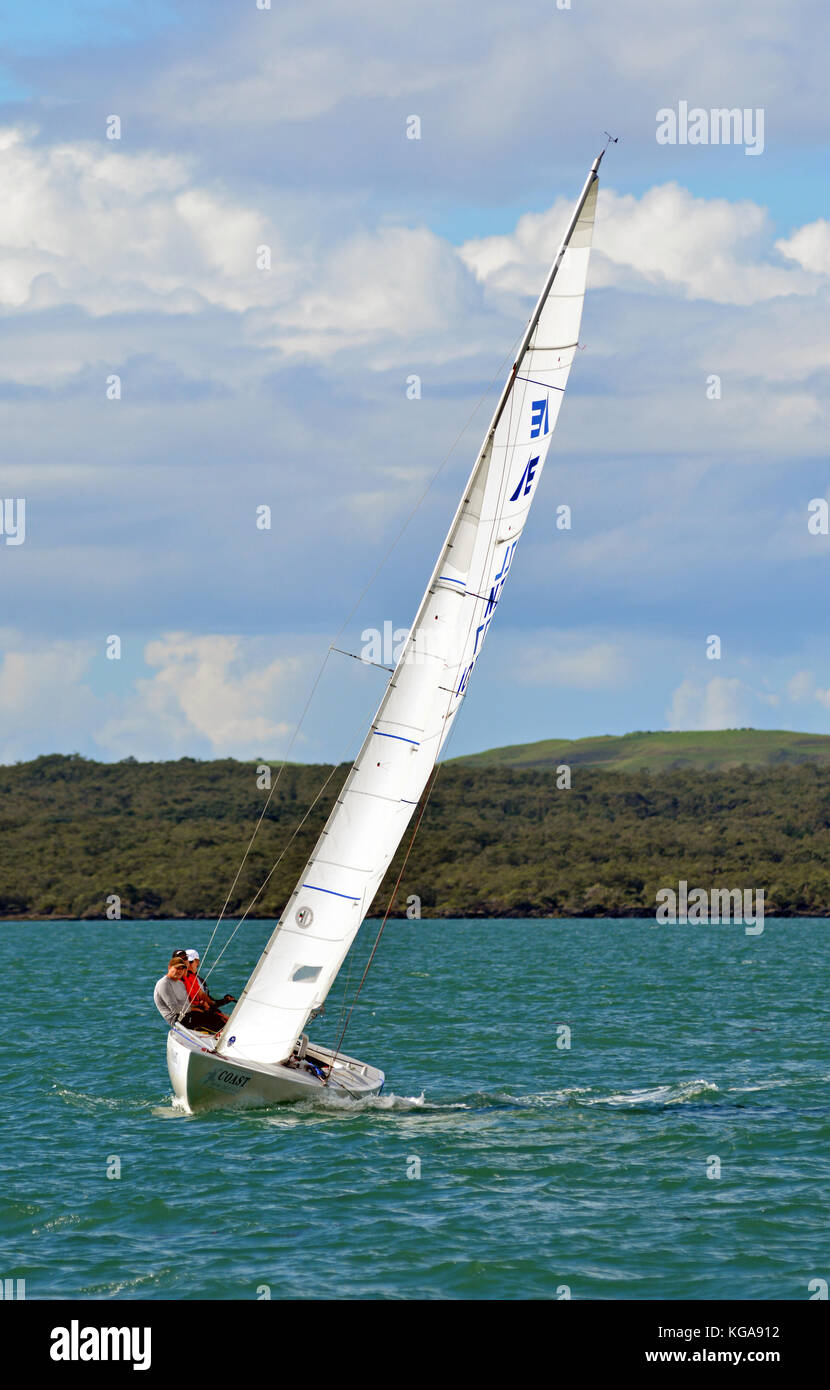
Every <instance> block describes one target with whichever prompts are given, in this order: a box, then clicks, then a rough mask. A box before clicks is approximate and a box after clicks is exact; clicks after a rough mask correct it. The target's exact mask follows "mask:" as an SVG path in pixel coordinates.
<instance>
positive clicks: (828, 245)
mask: <svg viewBox="0 0 830 1390" xmlns="http://www.w3.org/2000/svg"><path fill="white" fill-rule="evenodd" d="M775 245H776V248H777V250H779V251H780V252H781V255H782V256H786V257H787V259H788V260H791V261H796V262H797V263H798V265H800V266H802V267H803V269H804V270H809V271H812V272H813V273H814V274H816V275H830V222H828V221H827V220H826V219H825V218H823V217H821V218H819V219H818V221H817V222H808V223H807V225H806V226H805V227H799V229H798V231H797V232H793V234H792V236H790V237H782V239H781V240H780V241H777V242H776V243H775Z"/></svg>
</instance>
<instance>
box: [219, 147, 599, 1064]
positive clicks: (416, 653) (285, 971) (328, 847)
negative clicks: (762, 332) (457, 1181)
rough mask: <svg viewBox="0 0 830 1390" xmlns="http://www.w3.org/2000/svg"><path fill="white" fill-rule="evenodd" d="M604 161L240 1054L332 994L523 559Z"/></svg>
mask: <svg viewBox="0 0 830 1390" xmlns="http://www.w3.org/2000/svg"><path fill="white" fill-rule="evenodd" d="M601 158H602V156H601V155H600V156H599V157H598V158H597V159H596V160H595V162H594V164H593V166H592V168H591V171H590V174H589V175H588V179H587V181H586V184H585V187H584V188H583V190H582V194H581V195H580V198H579V201H578V203H577V206H576V209H575V211H574V214H573V217H572V219H571V222H570V225H569V227H568V230H567V232H566V234H565V238H564V240H563V242H562V245H561V246H560V248H559V251H558V252H557V256H556V259H555V260H554V262H553V266H552V267H551V271H550V274H549V275H548V279H547V281H546V284H545V287H544V289H543V291H542V294H541V296H540V298H539V302H538V304H537V306H536V309H535V310H534V313H533V315H532V317H531V319H530V323H529V325H528V329H527V332H526V333H525V336H524V339H523V341H522V345H521V348H520V350H519V352H518V354H517V359H516V362H515V364H514V366H513V369H512V371H511V373H510V376H509V378H508V381H507V383H506V385H505V388H504V391H503V392H502V395H501V399H500V400H499V404H498V406H497V407H496V411H495V414H494V416H493V420H492V422H491V424H490V428H489V430H488V431H487V435H486V437H485V440H484V444H483V446H482V450H481V453H480V454H479V457H478V459H477V461H476V464H475V467H474V468H473V471H472V474H471V476H470V480H469V482H468V484H467V487H466V489H465V491H464V495H463V497H462V499H461V502H460V504H459V507H458V510H457V512H456V515H455V517H454V518H453V522H452V526H451V527H450V531H449V534H448V536H447V539H446V541H445V543H444V546H443V548H442V550H441V553H440V555H439V557H438V562H437V564H436V566H435V569H434V570H433V573H432V577H431V579H430V581H429V585H428V587H427V590H426V593H425V594H424V597H423V600H422V602H421V606H420V608H419V609H418V613H417V615H416V618H415V622H414V623H413V626H412V629H411V631H410V634H409V637H408V639H407V641H406V643H405V645H404V648H403V650H402V652H401V656H400V660H399V661H398V664H397V666H396V667H395V671H394V674H393V675H392V677H391V679H390V681H389V684H388V686H387V688H386V692H385V694H384V697H383V699H382V701H381V703H380V708H379V709H378V712H377V714H376V715H375V718H374V720H373V721H372V724H371V727H370V730H369V732H368V734H367V736H366V739H365V741H364V743H363V746H362V748H361V750H360V752H359V754H358V756H357V758H356V760H355V763H354V765H353V767H352V769H351V772H350V773H349V776H348V778H347V779H346V783H345V785H344V787H343V790H342V792H341V794H340V796H339V798H338V800H337V803H336V805H335V807H334V809H333V811H332V813H331V815H330V816H329V819H328V821H327V823H326V826H325V829H324V830H323V832H322V834H321V835H320V838H319V840H318V842H317V844H316V846H315V848H314V852H313V854H312V856H311V858H310V859H309V861H308V864H307V865H306V867H305V869H304V871H303V873H302V875H301V877H300V880H299V882H298V884H297V886H296V888H295V889H294V892H293V893H292V894H291V897H290V898H289V900H288V903H287V904H286V907H285V910H284V912H283V915H282V917H281V918H280V921H279V923H278V924H277V927H276V930H275V931H274V933H273V935H272V936H271V939H270V941H269V942H268V945H267V946H266V948H265V951H264V952H263V954H262V956H261V957H260V960H259V962H258V964H257V966H256V968H255V970H254V972H253V974H252V975H251V978H250V980H249V981H248V984H247V985H246V987H245V989H244V991H243V993H242V996H241V998H240V1000H239V1003H238V1004H237V1006H236V1008H235V1009H234V1011H233V1014H232V1015H231V1018H230V1020H229V1022H228V1023H227V1025H226V1026H225V1029H224V1031H223V1033H222V1037H221V1039H220V1041H219V1047H220V1049H221V1050H222V1051H223V1052H227V1053H228V1054H229V1055H230V1056H232V1057H234V1058H236V1059H239V1060H240V1061H242V1060H244V1061H257V1062H280V1061H283V1060H284V1059H285V1058H287V1057H288V1056H289V1055H290V1054H291V1052H292V1050H293V1048H294V1045H295V1043H296V1041H297V1038H298V1037H299V1036H300V1033H301V1032H302V1030H303V1028H304V1026H305V1024H306V1021H307V1019H308V1016H309V1014H310V1012H311V1011H312V1009H315V1008H318V1007H319V1006H320V1005H321V1004H322V1002H323V1000H324V999H325V998H326V995H327V994H328V992H329V990H330V988H331V986H332V983H333V982H334V979H335V977H336V975H337V973H338V971H339V969H340V966H341V964H342V963H343V958H344V956H345V954H346V952H347V951H348V949H349V947H350V945H351V943H352V941H353V939H354V936H355V933H356V932H357V929H358V927H359V926H360V924H361V922H362V921H363V918H364V916H365V915H366V913H367V912H368V910H369V908H370V906H371V904H372V901H373V899H374V896H375V893H376V892H377V889H378V887H379V885H380V883H381V880H382V879H383V876H384V874H385V873H386V870H387V868H388V866H389V863H390V860H391V859H392V856H393V855H394V853H395V851H396V849H397V848H398V845H399V844H400V841H401V839H402V837H403V834H404V832H405V830H406V827H407V825H408V824H409V822H410V820H411V818H412V815H413V812H414V810H415V807H416V806H417V804H418V801H419V799H420V797H421V794H422V792H423V791H424V788H425V786H426V783H427V781H428V779H429V776H430V773H431V772H432V769H433V767H434V765H435V762H436V759H437V758H438V755H439V753H440V751H441V748H442V746H443V744H444V742H445V740H446V738H447V735H448V734H449V731H450V729H451V727H452V724H453V721H454V719H455V716H456V714H457V713H458V710H459V708H460V706H461V703H462V701H463V699H464V697H465V695H466V693H467V690H468V689H469V684H470V677H471V675H472V673H473V671H474V669H475V665H476V662H477V661H478V658H479V656H480V654H481V650H482V646H483V644H484V639H485V637H486V636H487V632H488V629H489V627H490V623H491V622H492V620H493V616H494V614H495V612H496V609H497V607H498V604H499V602H500V599H501V596H502V593H503V590H504V585H505V582H506V580H507V576H508V574H509V573H510V570H511V567H512V565H513V561H514V557H515V553H516V547H517V545H518V542H519V538H520V536H521V534H522V530H523V528H524V525H525V522H526V520H527V516H528V512H529V511H530V506H531V503H532V501H533V498H534V496H535V494H536V491H537V489H538V486H539V479H540V477H541V474H542V468H543V466H544V462H545V456H546V454H547V451H548V446H549V444H550V439H551V435H552V433H553V429H554V426H555V424H556V418H557V416H558V414H559V408H560V405H561V403H562V395H563V392H564V390H565V383H566V382H567V379H568V373H569V372H570V369H571V364H572V362H573V359H574V356H575V354H576V351H577V341H578V337H579V325H580V320H581V317H582V303H583V298H584V293H585V282H586V278H587V274H588V258H589V254H590V247H591V235H592V231H593V223H594V210H595V207H596V197H597V186H598V181H597V169H598V167H599V162H600V159H601Z"/></svg>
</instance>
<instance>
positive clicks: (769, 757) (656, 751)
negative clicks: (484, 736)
mask: <svg viewBox="0 0 830 1390" xmlns="http://www.w3.org/2000/svg"><path fill="white" fill-rule="evenodd" d="M454 761H455V762H464V763H469V764H470V765H472V766H478V767H484V766H486V767H555V766H556V764H557V763H568V764H569V765H570V766H572V767H573V766H579V767H584V766H587V767H603V768H605V769H606V770H607V771H625V772H639V771H648V772H669V771H674V770H679V769H680V768H699V769H700V770H706V771H709V772H713V771H717V770H719V769H727V768H731V767H780V766H782V765H785V764H793V763H807V762H810V763H819V764H822V765H823V766H830V734H798V733H792V732H790V731H789V730H781V729H717V730H713V731H708V730H707V731H701V732H694V733H665V732H663V733H637V734H622V735H619V736H614V735H608V734H606V735H603V736H600V737H595V738H578V739H566V738H551V739H544V740H542V742H540V743H517V744H513V745H512V746H511V747H509V748H491V749H489V750H488V751H487V752H486V753H474V754H472V755H471V756H469V757H466V758H456V759H454Z"/></svg>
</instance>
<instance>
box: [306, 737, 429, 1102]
mask: <svg viewBox="0 0 830 1390" xmlns="http://www.w3.org/2000/svg"><path fill="white" fill-rule="evenodd" d="M440 766H441V765H440V763H437V762H436V763H433V765H432V771H431V773H430V774H429V782H428V783H427V788H426V794H425V795H424V797H423V800H422V803H421V809H420V811H419V812H418V819H417V821H416V822H415V829H414V830H413V832H412V835H411V837H410V840H409V845H408V846H407V850H406V854H405V855H404V861H403V863H402V864H401V868H400V873H399V874H398V877H397V879H396V881H395V887H394V888H393V889H392V893H391V896H390V898H389V903H388V905H387V908H386V911H385V913H384V914H383V921H382V922H381V924H380V927H379V928H378V934H377V936H376V937H375V943H374V945H373V947H372V950H371V954H370V956H369V959H368V960H367V962H366V968H365V970H364V971H363V974H362V975H361V977H360V984H359V985H358V987H357V989H356V991H355V996H354V999H353V1000H352V1002H351V1006H350V1008H349V1012H348V1014H347V1016H346V1022H345V1023H344V1024H343V1028H342V1030H341V1032H340V1037H339V1038H338V1039H337V1046H336V1047H335V1049H334V1053H333V1055H332V1059H331V1061H330V1062H329V1063H327V1065H328V1076H327V1077H326V1082H325V1084H326V1085H327V1086H328V1084H329V1081H330V1080H331V1074H332V1072H333V1070H334V1064H335V1062H336V1061H337V1058H338V1056H339V1055H340V1048H341V1047H342V1046H343V1039H344V1038H345V1036H346V1029H347V1028H348V1026H349V1023H350V1021H351V1017H352V1014H353V1013H354V1009H355V1005H356V1004H357V1001H358V999H359V998H360V991H361V990H362V989H363V985H364V983H365V981H366V976H367V975H368V974H369V969H370V967H371V964H372V961H373V960H374V959H375V955H376V953H377V949H378V947H379V945H380V939H381V937H382V936H383V933H384V929H385V927H386V923H387V922H388V920H389V914H390V912H391V911H392V907H393V905H394V902H395V898H396V897H397V895H398V889H399V888H400V886H401V879H402V878H403V876H404V870H405V869H406V866H407V863H408V862H409V856H410V854H411V853H412V846H413V845H414V843H415V836H416V835H417V834H418V829H419V827H420V824H421V821H422V820H423V816H424V811H425V810H426V809H427V802H428V801H429V798H430V796H431V795H432V789H433V787H434V786H435V783H436V780H437V777H438V772H439V770H440ZM344 997H345V996H344ZM341 1018H342V1013H341ZM338 1085H339V1082H338Z"/></svg>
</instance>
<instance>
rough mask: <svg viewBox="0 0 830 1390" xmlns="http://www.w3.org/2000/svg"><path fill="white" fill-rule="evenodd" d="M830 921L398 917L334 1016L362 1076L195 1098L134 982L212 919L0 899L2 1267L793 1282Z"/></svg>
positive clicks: (628, 1285) (709, 1295) (165, 1290)
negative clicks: (339, 1082) (228, 1099)
mask: <svg viewBox="0 0 830 1390" xmlns="http://www.w3.org/2000/svg"><path fill="white" fill-rule="evenodd" d="M375 930H376V924H374V923H371V922H370V923H366V924H365V926H364V928H363V930H362V932H361V936H360V937H359V939H358V942H357V943H356V945H355V948H354V950H353V956H354V959H353V961H352V962H351V967H350V974H349V980H348V994H349V996H351V995H353V993H354V987H355V984H356V981H357V979H358V978H359V974H360V971H361V969H362V965H363V962H364V961H365V959H366V957H367V954H368V951H369V949H370V947H371V943H372V940H373V938H374V934H375ZM268 931H269V924H267V923H262V922H259V923H256V922H254V923H245V924H244V926H243V927H242V928H241V929H240V931H239V932H238V933H237V934H236V936H235V937H234V939H233V941H232V942H231V945H230V947H229V949H228V951H227V953H226V955H225V956H224V957H223V959H222V961H221V962H220V964H219V966H218V968H217V970H216V972H215V974H214V975H213V976H212V977H211V987H214V986H215V988H214V993H216V992H219V991H221V992H224V991H225V990H226V989H227V990H229V991H230V992H232V993H234V994H238V993H239V991H240V989H241V987H242V985H243V984H244V982H245V979H246V978H247V975H248V973H249V970H250V968H251V966H252V965H253V962H254V960H255V959H256V957H257V955H258V953H259V951H260V949H261V947H262V945H263V944H264V941H265V939H266V938H267V935H268ZM828 931H830V926H828V924H825V923H824V922H821V921H798V920H789V921H770V920H768V921H767V922H766V924H765V930H764V931H763V933H762V934H761V935H758V936H750V935H747V934H746V933H745V931H744V929H743V927H741V926H738V925H717V926H716V925H705V926H701V925H696V926H692V925H688V926H681V925H666V926H656V925H655V923H654V922H653V921H651V922H645V921H644V922H633V921H620V922H614V921H538V920H536V921H487V920H475V921H432V922H426V921H423V922H417V921H416V922H405V921H395V922H391V923H390V924H389V925H388V926H387V929H386V933H385V936H384V938H383V941H382V944H381V947H380V951H379V953H378V956H377V958H376V960H375V963H374V965H373V967H372V970H371V972H370V974H369V976H368V979H367V982H366V985H365V986H364V989H363V993H362V995H361V998H360V1001H359V1004H358V1006H357V1008H356V1009H355V1011H354V1014H353V1017H352V1020H351V1024H350V1028H349V1032H348V1034H347V1038H346V1043H345V1047H346V1050H347V1051H349V1052H350V1053H351V1054H352V1055H355V1056H357V1057H360V1058H362V1059H364V1060H366V1061H370V1062H372V1063H374V1064H376V1065H378V1066H380V1067H382V1068H383V1069H384V1070H385V1072H386V1076H387V1081H386V1088H385V1091H384V1093H383V1095H381V1096H380V1097H378V1098H377V1099H374V1100H371V1101H369V1102H363V1103H353V1102H341V1103H339V1104H333V1103H327V1104H319V1103H318V1104H310V1103H306V1102H304V1103H302V1104H299V1105H295V1106H284V1107H282V1108H275V1109H272V1110H259V1111H248V1112H245V1111H227V1110H226V1111H215V1112H210V1113H207V1114H202V1115H197V1116H189V1115H187V1114H185V1113H183V1112H182V1111H181V1110H179V1109H177V1108H176V1107H175V1106H174V1104H173V1103H172V1093H171V1088H170V1084H169V1079H168V1076H167V1069H166V1062H165V1038H166V1029H165V1025H164V1024H163V1022H162V1020H161V1018H160V1017H159V1015H158V1014H157V1012H156V1010H155V1008H154V1006H153V1002H152V990H153V986H154V984H155V982H156V980H157V979H158V977H159V976H160V975H161V974H162V973H163V972H164V970H165V968H166V963H167V960H168V958H169V956H170V952H171V950H172V949H174V948H176V947H179V946H182V947H189V946H195V947H196V948H197V949H203V948H204V945H205V942H206V939H207V936H208V934H209V932H208V929H207V928H206V924H205V923H204V922H199V923H184V922H175V923H170V922H150V923H146V922H144V923H127V922H121V923H117V922H114V923H106V924H102V923H34V922H18V923H8V922H7V923H3V924H0V953H1V954H2V966H1V967H0V969H2V977H3V979H4V981H5V985H6V990H5V995H6V1000H5V1010H6V1019H5V1026H4V1029H3V1039H4V1048H3V1053H4V1066H3V1086H2V1095H3V1114H2V1125H3V1130H2V1134H3V1143H2V1193H1V1195H0V1228H2V1235H3V1249H4V1253H3V1261H2V1269H0V1275H2V1276H3V1277H15V1278H25V1280H26V1296H27V1298H29V1299H56V1298H81V1299H112V1298H120V1299H124V1298H153V1299H196V1298H210V1299H256V1298H257V1297H261V1296H263V1294H264V1291H265V1288H266V1287H267V1289H268V1290H270V1295H271V1297H272V1298H274V1299H277V1298H288V1299H295V1298H318V1299H319V1298H350V1299H367V1298H368V1299H377V1298H380V1299H390V1298H391V1299H407V1298H429V1299H444V1298H449V1299H461V1298H470V1299H497V1298H501V1299H517V1298H560V1297H563V1296H567V1292H566V1291H569V1293H570V1297H571V1298H574V1299H583V1298H600V1299H658V1298H669V1299H681V1298H691V1299H735V1298H749V1299H759V1300H768V1299H792V1300H804V1299H808V1298H809V1297H810V1290H809V1285H810V1282H811V1281H812V1280H814V1279H817V1278H819V1279H820V1278H824V1279H828V1278H830V1220H829V1219H828V1215H829V1214H830V1213H829V1212H828V1208H829V1207H830V1152H829V1150H830V1032H829V1031H828V1024H829V1023H830V1005H829V1001H828V983H827V942H828ZM208 964H209V962H208ZM345 976H346V971H345V970H344V972H343V973H342V974H341V977H340V980H339V981H338V983H337V985H336V987H335V990H334V991H333V993H332V996H331V997H330V1000H329V1004H328V1006H327V1013H326V1017H325V1018H323V1019H320V1020H318V1021H317V1022H316V1023H315V1024H314V1025H313V1027H312V1028H311V1030H310V1031H311V1035H312V1038H314V1039H316V1040H317V1041H319V1042H324V1043H331V1042H334V1041H335V1039H336V1036H337V1023H338V1018H339V1016H340V1010H341V1002H342V999H343V995H344V986H345V983H346V980H345ZM115 1160H118V1161H117V1162H116V1161H115ZM119 1167H120V1177H115V1176H110V1177H108V1176H107V1174H108V1172H110V1173H115V1172H117V1171H118V1169H119ZM718 1174H719V1176H718Z"/></svg>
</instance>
